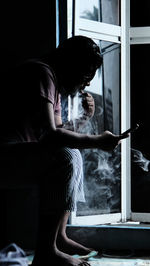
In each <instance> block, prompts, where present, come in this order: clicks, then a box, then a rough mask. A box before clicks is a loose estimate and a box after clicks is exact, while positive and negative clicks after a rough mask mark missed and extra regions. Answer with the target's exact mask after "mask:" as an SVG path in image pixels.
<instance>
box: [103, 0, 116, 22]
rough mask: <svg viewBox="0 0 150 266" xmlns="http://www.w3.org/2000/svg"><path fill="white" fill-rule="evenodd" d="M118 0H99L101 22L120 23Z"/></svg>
mask: <svg viewBox="0 0 150 266" xmlns="http://www.w3.org/2000/svg"><path fill="white" fill-rule="evenodd" d="M119 3H120V0H111V1H110V0H101V22H104V23H109V24H114V25H120V4H119Z"/></svg>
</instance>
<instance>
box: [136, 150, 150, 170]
mask: <svg viewBox="0 0 150 266" xmlns="http://www.w3.org/2000/svg"><path fill="white" fill-rule="evenodd" d="M131 153H132V161H133V162H134V163H136V164H137V165H138V166H139V167H140V168H141V169H142V170H143V171H145V172H149V164H150V160H148V159H146V158H145V157H144V156H143V154H142V152H141V151H139V150H136V149H131Z"/></svg>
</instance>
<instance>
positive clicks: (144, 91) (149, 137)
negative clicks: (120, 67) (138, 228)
mask: <svg viewBox="0 0 150 266" xmlns="http://www.w3.org/2000/svg"><path fill="white" fill-rule="evenodd" d="M149 51H150V44H148V45H134V46H131V122H132V124H134V123H139V125H140V127H139V129H138V130H137V131H136V132H135V133H133V134H132V136H131V137H132V138H131V174H132V212H150V204H149V195H150V167H149V166H150V123H149V120H150V119H149V113H150V110H149V106H150V104H149V101H150V93H149V92H150V82H149V67H148V65H147V62H149V60H150V52H149Z"/></svg>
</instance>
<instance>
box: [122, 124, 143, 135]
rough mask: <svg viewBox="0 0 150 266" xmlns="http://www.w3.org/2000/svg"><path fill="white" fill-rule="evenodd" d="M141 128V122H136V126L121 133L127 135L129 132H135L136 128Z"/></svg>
mask: <svg viewBox="0 0 150 266" xmlns="http://www.w3.org/2000/svg"><path fill="white" fill-rule="evenodd" d="M138 128H139V124H135V126H134V127H131V128H129V129H127V130H126V131H124V132H123V133H121V135H126V134H128V133H133V132H134V131H135V130H137V129H138Z"/></svg>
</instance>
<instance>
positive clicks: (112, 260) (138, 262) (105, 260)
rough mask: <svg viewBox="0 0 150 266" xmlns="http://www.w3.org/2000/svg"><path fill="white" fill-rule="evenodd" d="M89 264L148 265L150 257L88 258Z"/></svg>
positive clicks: (113, 265) (93, 265)
mask: <svg viewBox="0 0 150 266" xmlns="http://www.w3.org/2000/svg"><path fill="white" fill-rule="evenodd" d="M89 263H90V265H91V266H148V265H150V258H147V259H146V258H142V259H138V258H137V259H135V258H134V259H115V258H99V259H94V258H93V259H92V258H91V259H90V260H89Z"/></svg>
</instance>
